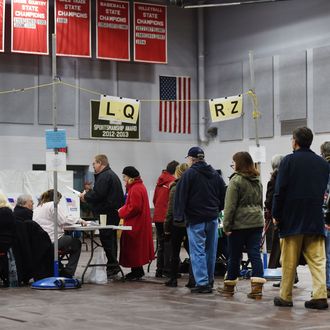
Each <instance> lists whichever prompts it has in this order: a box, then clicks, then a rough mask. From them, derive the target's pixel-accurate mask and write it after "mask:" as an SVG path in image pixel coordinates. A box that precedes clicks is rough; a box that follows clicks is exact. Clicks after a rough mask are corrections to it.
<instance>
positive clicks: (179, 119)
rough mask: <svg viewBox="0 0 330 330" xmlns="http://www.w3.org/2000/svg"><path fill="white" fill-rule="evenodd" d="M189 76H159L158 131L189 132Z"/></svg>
mask: <svg viewBox="0 0 330 330" xmlns="http://www.w3.org/2000/svg"><path fill="white" fill-rule="evenodd" d="M190 84H191V79H190V77H168V76H159V94H160V97H159V99H160V100H159V131H160V132H169V133H183V134H190V133H191V109H190V103H191V102H190Z"/></svg>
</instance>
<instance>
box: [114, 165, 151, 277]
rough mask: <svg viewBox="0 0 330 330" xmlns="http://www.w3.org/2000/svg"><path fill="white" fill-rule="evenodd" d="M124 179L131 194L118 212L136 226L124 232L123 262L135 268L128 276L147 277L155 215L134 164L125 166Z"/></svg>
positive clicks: (122, 240) (122, 245) (120, 258)
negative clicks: (146, 265)
mask: <svg viewBox="0 0 330 330" xmlns="http://www.w3.org/2000/svg"><path fill="white" fill-rule="evenodd" d="M123 180H124V182H125V184H126V190H127V197H126V201H125V205H124V206H122V207H121V208H120V209H119V210H118V214H119V216H120V218H123V219H124V225H125V226H132V230H131V231H123V232H122V234H121V238H120V256H119V264H120V265H121V266H123V267H130V268H131V272H130V273H128V274H126V276H125V279H126V280H129V281H134V280H139V279H141V278H142V277H143V276H144V271H143V265H145V264H148V263H149V262H150V261H151V260H153V258H154V244H153V240H152V226H151V215H150V207H149V199H148V193H147V189H146V187H145V186H144V184H143V181H142V180H141V178H140V173H139V171H138V170H137V169H136V168H135V167H133V166H127V167H125V168H124V169H123Z"/></svg>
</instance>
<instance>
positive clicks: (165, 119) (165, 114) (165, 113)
mask: <svg viewBox="0 0 330 330" xmlns="http://www.w3.org/2000/svg"><path fill="white" fill-rule="evenodd" d="M167 103H168V101H165V109H164V132H167V106H168V104H167Z"/></svg>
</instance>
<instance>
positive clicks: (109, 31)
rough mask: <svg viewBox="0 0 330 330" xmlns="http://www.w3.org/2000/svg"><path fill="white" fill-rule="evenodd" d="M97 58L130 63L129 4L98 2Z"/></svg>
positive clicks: (113, 1)
mask: <svg viewBox="0 0 330 330" xmlns="http://www.w3.org/2000/svg"><path fill="white" fill-rule="evenodd" d="M96 22H97V29H96V57H97V58H101V59H107V60H117V61H129V60H130V51H129V43H130V40H129V31H130V19H129V2H128V1H115V0H97V1H96Z"/></svg>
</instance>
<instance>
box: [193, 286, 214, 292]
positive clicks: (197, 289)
mask: <svg viewBox="0 0 330 330" xmlns="http://www.w3.org/2000/svg"><path fill="white" fill-rule="evenodd" d="M190 292H191V293H212V288H211V287H210V286H209V285H200V286H195V287H194V288H192V289H191V290H190Z"/></svg>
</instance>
